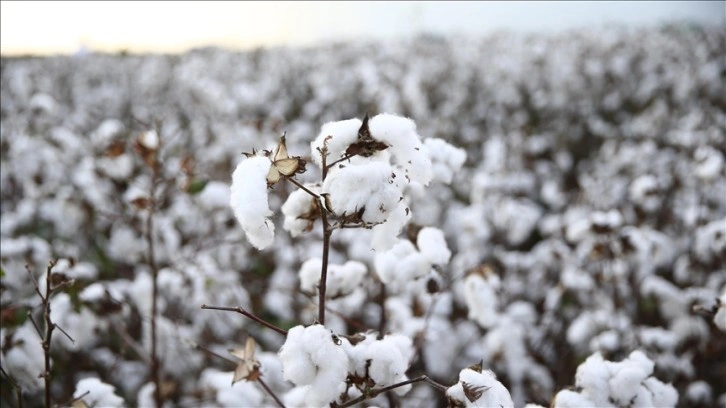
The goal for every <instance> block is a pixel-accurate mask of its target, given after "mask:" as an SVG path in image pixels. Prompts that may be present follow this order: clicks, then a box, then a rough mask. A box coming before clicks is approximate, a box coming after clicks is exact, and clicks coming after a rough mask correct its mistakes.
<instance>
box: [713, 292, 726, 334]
mask: <svg viewBox="0 0 726 408" xmlns="http://www.w3.org/2000/svg"><path fill="white" fill-rule="evenodd" d="M718 303H719V304H718V310H716V315H715V316H713V323H714V324H715V325H716V327H718V328H719V329H721V331H724V332H726V289H724V291H723V293H722V294H721V297H720V298H718Z"/></svg>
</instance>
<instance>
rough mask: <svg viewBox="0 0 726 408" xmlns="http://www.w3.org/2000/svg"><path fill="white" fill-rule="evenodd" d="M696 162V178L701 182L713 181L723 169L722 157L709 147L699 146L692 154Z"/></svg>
mask: <svg viewBox="0 0 726 408" xmlns="http://www.w3.org/2000/svg"><path fill="white" fill-rule="evenodd" d="M693 157H694V159H695V160H696V163H698V164H697V166H696V176H698V177H699V178H701V179H703V180H713V179H715V178H716V177H718V176H719V174H720V173H721V169H723V163H724V156H723V154H722V153H721V152H719V151H718V150H716V149H714V148H713V147H711V146H701V147H699V148H697V149H696V151H695V152H694V153H693Z"/></svg>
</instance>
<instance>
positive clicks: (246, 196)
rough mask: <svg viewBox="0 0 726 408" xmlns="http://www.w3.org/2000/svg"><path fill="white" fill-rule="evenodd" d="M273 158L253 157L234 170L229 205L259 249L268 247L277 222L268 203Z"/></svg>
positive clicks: (253, 243) (273, 236) (273, 235)
mask: <svg viewBox="0 0 726 408" xmlns="http://www.w3.org/2000/svg"><path fill="white" fill-rule="evenodd" d="M270 165H272V162H271V161H270V159H268V158H266V157H251V158H248V159H245V160H243V161H241V162H240V164H238V165H237V168H236V169H235V170H234V173H232V187H231V189H230V191H231V194H230V205H231V207H232V210H233V211H234V216H235V217H237V221H239V223H240V224H241V225H242V229H244V231H245V234H247V239H248V240H249V241H250V243H251V244H252V246H254V247H255V248H257V249H265V248H267V247H268V246H270V245H271V244H272V241H273V239H274V238H275V224H273V223H272V221H270V219H269V218H268V217H270V216H271V215H272V211H271V210H270V207H269V204H268V203H267V173H268V171H269V170H270Z"/></svg>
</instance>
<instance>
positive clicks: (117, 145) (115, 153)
mask: <svg viewBox="0 0 726 408" xmlns="http://www.w3.org/2000/svg"><path fill="white" fill-rule="evenodd" d="M125 152H126V143H124V142H123V141H121V140H115V141H113V142H111V145H110V146H108V148H106V151H105V152H103V155H104V156H106V157H110V158H112V159H115V158H116V157H119V156H121V155H122V154H124V153H125Z"/></svg>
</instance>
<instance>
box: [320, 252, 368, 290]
mask: <svg viewBox="0 0 726 408" xmlns="http://www.w3.org/2000/svg"><path fill="white" fill-rule="evenodd" d="M367 271H368V268H367V267H366V266H365V264H363V263H361V262H358V261H348V262H346V263H345V264H343V265H333V267H332V268H329V271H328V272H329V275H328V279H327V281H328V282H327V283H328V292H327V294H328V296H330V297H337V296H345V295H348V294H350V293H351V292H353V290H355V289H357V288H359V287H360V285H361V283H362V281H363V277H364V276H365V275H366V272H367Z"/></svg>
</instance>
